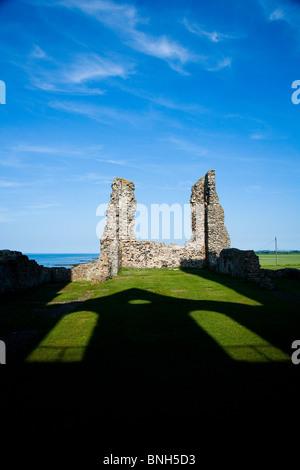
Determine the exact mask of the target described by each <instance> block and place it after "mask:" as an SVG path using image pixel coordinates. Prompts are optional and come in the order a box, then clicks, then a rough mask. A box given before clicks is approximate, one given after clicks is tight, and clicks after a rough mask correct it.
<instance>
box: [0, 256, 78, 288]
mask: <svg viewBox="0 0 300 470" xmlns="http://www.w3.org/2000/svg"><path fill="white" fill-rule="evenodd" d="M70 280H71V270H70V269H66V268H46V267H44V266H40V265H39V264H38V263H37V262H36V261H34V260H30V259H29V258H28V256H26V255H23V254H22V253H21V252H20V251H10V250H1V251H0V294H7V293H11V292H14V291H17V290H20V289H29V288H31V287H36V286H39V285H41V284H46V283H50V282H69V281H70Z"/></svg>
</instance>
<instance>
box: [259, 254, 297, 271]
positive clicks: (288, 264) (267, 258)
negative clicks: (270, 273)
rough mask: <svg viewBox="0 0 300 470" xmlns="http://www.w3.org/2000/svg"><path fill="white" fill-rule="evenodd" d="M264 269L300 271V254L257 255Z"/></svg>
mask: <svg viewBox="0 0 300 470" xmlns="http://www.w3.org/2000/svg"><path fill="white" fill-rule="evenodd" d="M257 255H258V258H259V262H260V265H261V267H262V268H265V269H282V268H296V269H300V253H280V252H279V253H277V265H276V254H275V252H272V253H257Z"/></svg>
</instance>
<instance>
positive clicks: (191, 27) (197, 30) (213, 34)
mask: <svg viewBox="0 0 300 470" xmlns="http://www.w3.org/2000/svg"><path fill="white" fill-rule="evenodd" d="M182 23H183V24H184V26H185V27H186V29H187V30H188V31H189V32H190V33H193V34H196V35H197V36H204V37H206V38H207V39H209V40H210V41H211V42H220V41H224V40H225V39H235V38H237V36H236V35H234V34H226V33H220V32H218V31H206V30H205V29H204V28H202V27H201V26H199V25H198V24H197V23H190V22H189V21H188V20H187V19H186V18H184V19H183V21H182Z"/></svg>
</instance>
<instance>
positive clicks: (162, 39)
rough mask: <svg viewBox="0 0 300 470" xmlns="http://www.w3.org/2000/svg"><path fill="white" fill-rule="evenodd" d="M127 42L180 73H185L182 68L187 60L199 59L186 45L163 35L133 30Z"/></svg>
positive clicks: (196, 60) (194, 60) (195, 60)
mask: <svg viewBox="0 0 300 470" xmlns="http://www.w3.org/2000/svg"><path fill="white" fill-rule="evenodd" d="M127 42H128V43H129V44H130V45H131V47H133V48H134V49H136V50H138V51H140V52H143V53H144V54H147V55H150V56H153V57H156V58H158V59H163V60H165V61H166V62H167V63H168V65H169V66H170V67H171V68H172V69H174V70H176V71H177V72H180V73H182V74H186V73H187V72H186V71H185V70H184V69H183V65H185V64H187V63H188V62H198V60H199V57H198V56H196V55H195V54H193V53H192V52H190V51H189V50H188V49H187V48H186V47H183V46H182V45H181V44H179V43H178V42H177V41H174V40H173V39H170V38H168V37H167V36H165V35H163V36H159V37H154V36H150V35H149V34H145V33H142V32H139V31H135V32H134V34H133V35H132V37H131V38H130V39H129V40H128V41H127Z"/></svg>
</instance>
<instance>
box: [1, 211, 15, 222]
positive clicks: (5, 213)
mask: <svg viewBox="0 0 300 470" xmlns="http://www.w3.org/2000/svg"><path fill="white" fill-rule="evenodd" d="M12 220H13V219H12V218H11V215H10V214H9V211H8V209H7V208H6V207H0V223H2V224H4V223H9V222H12Z"/></svg>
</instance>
